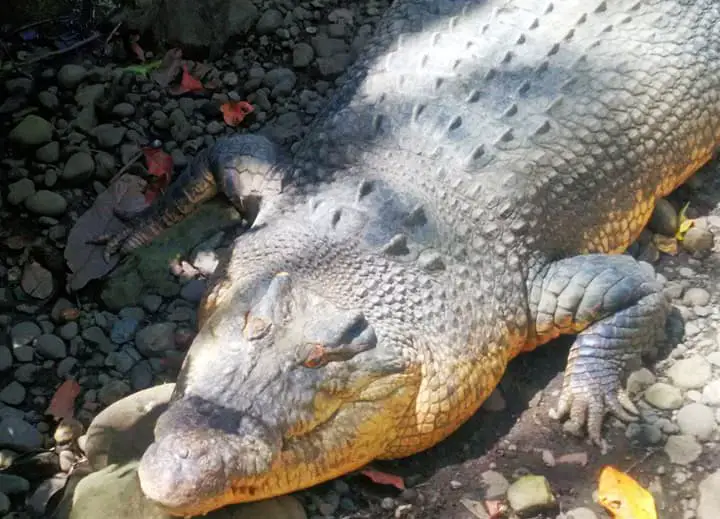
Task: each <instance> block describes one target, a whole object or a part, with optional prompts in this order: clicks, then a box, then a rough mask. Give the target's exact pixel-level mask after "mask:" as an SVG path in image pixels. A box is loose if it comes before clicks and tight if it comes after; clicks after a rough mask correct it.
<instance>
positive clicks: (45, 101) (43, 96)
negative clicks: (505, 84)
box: [38, 90, 60, 110]
mask: <svg viewBox="0 0 720 519" xmlns="http://www.w3.org/2000/svg"><path fill="white" fill-rule="evenodd" d="M38 101H39V102H40V104H41V105H42V106H43V107H44V108H47V109H48V110H57V109H58V107H59V106H60V101H59V100H58V98H57V96H56V95H55V94H53V93H51V92H48V91H47V90H43V91H42V92H40V93H39V94H38Z"/></svg>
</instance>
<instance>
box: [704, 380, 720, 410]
mask: <svg viewBox="0 0 720 519" xmlns="http://www.w3.org/2000/svg"><path fill="white" fill-rule="evenodd" d="M702 401H703V403H705V404H707V405H711V406H715V407H720V380H713V381H712V382H710V383H709V384H708V385H707V386H705V387H704V388H703V392H702Z"/></svg>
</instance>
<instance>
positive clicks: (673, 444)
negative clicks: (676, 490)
mask: <svg viewBox="0 0 720 519" xmlns="http://www.w3.org/2000/svg"><path fill="white" fill-rule="evenodd" d="M665 453H666V454H667V455H668V457H669V458H670V461H671V462H673V463H676V464H678V465H689V464H690V463H692V462H693V461H695V460H696V459H698V457H700V454H701V453H702V445H700V444H699V443H698V442H697V440H696V439H695V437H694V436H690V435H687V434H675V435H673V436H670V437H669V438H668V440H667V442H666V443H665Z"/></svg>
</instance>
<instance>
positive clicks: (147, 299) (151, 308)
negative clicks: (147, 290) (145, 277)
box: [142, 294, 162, 313]
mask: <svg viewBox="0 0 720 519" xmlns="http://www.w3.org/2000/svg"><path fill="white" fill-rule="evenodd" d="M142 305H143V308H145V310H147V311H148V312H153V313H155V312H157V311H158V310H159V309H160V305H162V297H160V296H159V295H156V294H146V295H145V296H143V298H142Z"/></svg>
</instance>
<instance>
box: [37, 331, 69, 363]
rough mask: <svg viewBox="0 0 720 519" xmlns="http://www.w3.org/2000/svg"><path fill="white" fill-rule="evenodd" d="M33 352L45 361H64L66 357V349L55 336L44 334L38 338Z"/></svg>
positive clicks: (62, 342)
mask: <svg viewBox="0 0 720 519" xmlns="http://www.w3.org/2000/svg"><path fill="white" fill-rule="evenodd" d="M35 351H37V352H38V353H39V354H40V356H41V357H44V358H46V359H64V358H65V357H67V347H66V346H65V341H63V340H62V339H61V338H60V337H58V336H57V335H53V334H50V333H46V334H44V335H41V336H40V337H38V339H37V341H36V342H35Z"/></svg>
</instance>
